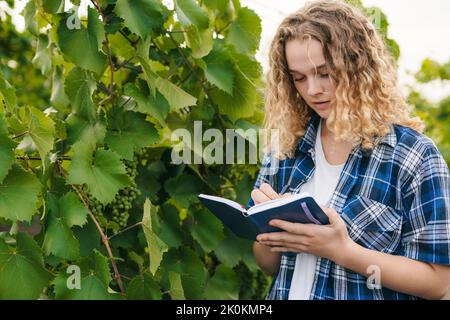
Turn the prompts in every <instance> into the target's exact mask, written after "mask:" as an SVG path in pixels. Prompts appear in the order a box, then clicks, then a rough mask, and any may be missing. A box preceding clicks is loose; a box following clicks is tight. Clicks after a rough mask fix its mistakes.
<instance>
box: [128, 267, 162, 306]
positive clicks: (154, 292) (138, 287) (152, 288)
mask: <svg viewBox="0 0 450 320" xmlns="http://www.w3.org/2000/svg"><path fill="white" fill-rule="evenodd" d="M127 298H128V299H130V300H161V298H162V294H161V289H160V288H159V286H158V284H157V283H156V282H155V281H154V280H153V279H152V277H151V276H150V275H149V274H148V273H144V274H141V275H139V276H137V277H135V278H134V279H133V280H131V282H130V284H129V285H128V288H127Z"/></svg>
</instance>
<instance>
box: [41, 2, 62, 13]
mask: <svg viewBox="0 0 450 320" xmlns="http://www.w3.org/2000/svg"><path fill="white" fill-rule="evenodd" d="M42 7H43V8H44V10H45V12H48V13H58V12H60V11H62V10H64V0H45V1H42Z"/></svg>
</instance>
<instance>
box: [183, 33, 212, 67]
mask: <svg viewBox="0 0 450 320" xmlns="http://www.w3.org/2000/svg"><path fill="white" fill-rule="evenodd" d="M185 37H186V44H187V45H188V47H189V48H191V49H192V53H191V54H192V57H194V58H196V59H200V58H202V57H204V56H206V55H207V54H208V53H209V52H210V51H211V49H212V47H213V30H212V29H199V28H198V27H197V26H196V25H191V26H189V27H188V29H187V32H186V33H185Z"/></svg>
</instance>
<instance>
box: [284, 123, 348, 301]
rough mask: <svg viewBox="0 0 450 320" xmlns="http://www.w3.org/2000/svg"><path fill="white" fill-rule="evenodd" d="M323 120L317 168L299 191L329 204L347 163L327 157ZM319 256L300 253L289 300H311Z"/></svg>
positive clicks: (317, 148) (317, 139)
mask: <svg viewBox="0 0 450 320" xmlns="http://www.w3.org/2000/svg"><path fill="white" fill-rule="evenodd" d="M321 128H322V120H321V121H320V124H319V129H318V130H317V137H316V144H315V148H314V149H315V164H316V169H315V171H314V174H313V176H312V177H311V179H310V180H309V181H308V182H306V183H305V184H304V185H303V186H302V187H301V188H300V190H299V192H308V193H309V194H311V195H312V197H313V198H314V200H316V202H317V203H318V204H320V205H324V206H328V203H329V201H330V199H331V196H332V195H333V192H334V190H335V189H336V185H337V183H338V180H339V176H340V174H341V171H342V169H343V168H344V165H345V163H343V164H340V165H331V164H329V163H328V161H327V160H326V159H325V154H324V152H323V148H322V140H321V134H320V133H321ZM316 262H317V256H314V255H312V254H309V253H298V254H297V259H296V261H295V269H294V274H293V276H292V282H291V288H290V290H289V300H309V297H310V294H311V290H312V285H313V282H314V276H315V272H316Z"/></svg>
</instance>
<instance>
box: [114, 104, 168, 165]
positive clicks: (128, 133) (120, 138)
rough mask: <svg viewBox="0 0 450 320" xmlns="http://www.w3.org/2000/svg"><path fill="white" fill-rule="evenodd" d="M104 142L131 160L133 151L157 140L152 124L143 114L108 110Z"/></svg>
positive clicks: (157, 136)
mask: <svg viewBox="0 0 450 320" xmlns="http://www.w3.org/2000/svg"><path fill="white" fill-rule="evenodd" d="M110 115H111V118H110V120H109V128H108V132H107V133H106V138H105V142H106V143H107V144H108V146H109V147H110V148H111V150H113V151H116V152H117V153H118V154H119V155H121V156H122V157H123V158H124V159H126V160H133V155H134V152H135V151H137V150H140V149H141V148H143V147H148V146H151V145H152V144H154V143H156V142H158V141H159V134H158V131H157V130H156V129H155V127H154V125H153V124H151V123H150V122H148V121H145V116H144V115H141V114H138V113H136V112H132V111H126V112H121V111H118V112H115V114H114V113H113V111H110Z"/></svg>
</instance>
